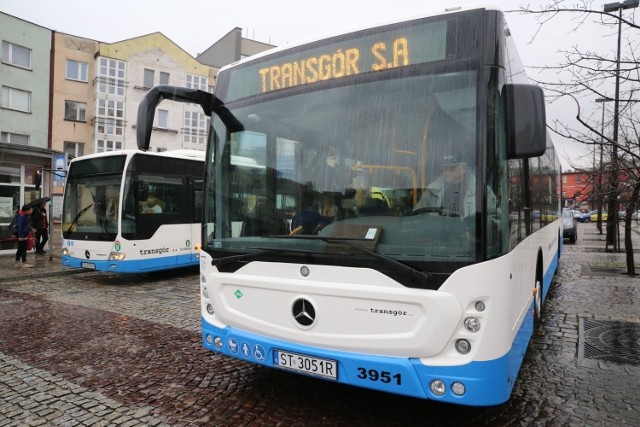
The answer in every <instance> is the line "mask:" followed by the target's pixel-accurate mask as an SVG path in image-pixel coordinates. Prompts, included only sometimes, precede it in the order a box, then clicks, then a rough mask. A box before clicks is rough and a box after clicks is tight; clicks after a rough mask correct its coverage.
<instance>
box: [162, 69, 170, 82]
mask: <svg viewBox="0 0 640 427" xmlns="http://www.w3.org/2000/svg"><path fill="white" fill-rule="evenodd" d="M160 84H161V85H168V84H169V73H165V72H162V71H160Z"/></svg>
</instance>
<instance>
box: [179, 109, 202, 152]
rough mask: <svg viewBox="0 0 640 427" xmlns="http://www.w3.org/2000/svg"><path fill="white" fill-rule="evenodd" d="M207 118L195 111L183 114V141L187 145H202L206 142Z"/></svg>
mask: <svg viewBox="0 0 640 427" xmlns="http://www.w3.org/2000/svg"><path fill="white" fill-rule="evenodd" d="M206 118H207V116H206V115H205V114H204V113H200V112H196V111H185V112H184V129H183V131H184V134H183V141H184V142H185V143H187V144H202V145H204V143H205V142H206V135H207V120H206Z"/></svg>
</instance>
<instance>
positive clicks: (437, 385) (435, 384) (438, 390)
mask: <svg viewBox="0 0 640 427" xmlns="http://www.w3.org/2000/svg"><path fill="white" fill-rule="evenodd" d="M429 388H430V389H431V393H433V394H435V395H436V396H442V395H443V394H444V393H445V391H447V386H446V385H444V382H443V381H440V380H433V381H431V383H430V384H429Z"/></svg>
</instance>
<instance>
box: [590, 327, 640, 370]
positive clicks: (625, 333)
mask: <svg viewBox="0 0 640 427" xmlns="http://www.w3.org/2000/svg"><path fill="white" fill-rule="evenodd" d="M579 341H580V342H579V346H578V359H583V358H586V359H595V360H601V361H605V362H613V363H620V364H623V365H640V323H632V322H620V321H613V320H593V319H580V338H579Z"/></svg>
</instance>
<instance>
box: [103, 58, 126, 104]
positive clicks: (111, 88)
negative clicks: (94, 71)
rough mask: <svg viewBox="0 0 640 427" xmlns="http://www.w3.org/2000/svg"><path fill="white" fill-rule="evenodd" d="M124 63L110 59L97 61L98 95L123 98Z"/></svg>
mask: <svg viewBox="0 0 640 427" xmlns="http://www.w3.org/2000/svg"><path fill="white" fill-rule="evenodd" d="M125 78H126V63H125V62H124V61H118V60H116V59H110V58H99V59H98V78H97V87H98V93H104V94H108V95H117V96H124V88H125V85H126V81H125Z"/></svg>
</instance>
